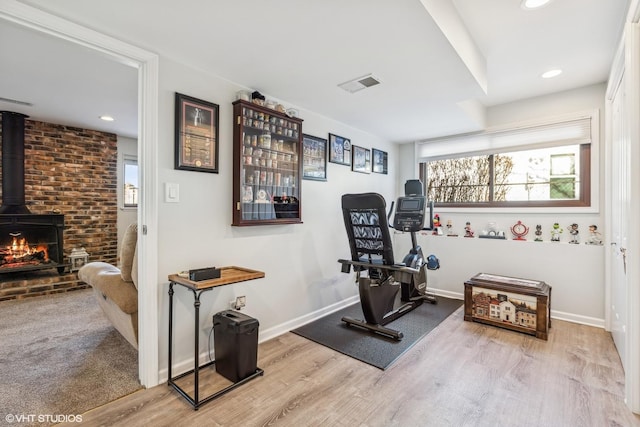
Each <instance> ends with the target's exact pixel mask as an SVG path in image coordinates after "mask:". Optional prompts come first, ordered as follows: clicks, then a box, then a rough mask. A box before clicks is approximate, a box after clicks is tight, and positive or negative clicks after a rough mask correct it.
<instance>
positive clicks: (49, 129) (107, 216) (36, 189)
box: [0, 119, 118, 301]
mask: <svg viewBox="0 0 640 427" xmlns="http://www.w3.org/2000/svg"><path fill="white" fill-rule="evenodd" d="M0 132H1V129H0ZM117 154H118V146H117V136H116V135H114V134H110V133H105V132H99V131H94V130H87V129H80V128H74V127H69V126H62V125H56V124H51V123H44V122H39V121H33V120H29V119H27V120H26V122H25V200H26V203H27V206H28V208H29V210H31V212H32V213H34V214H44V213H52V212H55V213H62V214H64V216H65V217H64V218H65V230H64V254H65V262H66V263H68V262H69V259H68V256H69V254H70V253H71V250H72V249H73V248H76V247H84V248H85V249H86V251H87V252H88V253H89V261H104V262H108V263H112V264H115V263H116V260H117V243H118V242H117V232H118V230H117V216H118V204H117ZM0 156H1V153H0ZM0 179H1V178H0ZM0 192H1V189H0ZM3 276H4V277H3ZM3 276H0V301H3V300H7V299H16V298H24V297H29V296H38V295H44V294H51V293H58V292H66V291H69V290H74V289H81V288H86V287H87V285H86V284H84V283H82V282H79V281H78V280H77V275H76V274H75V272H74V273H71V274H63V275H61V276H58V274H57V271H56V270H53V269H52V270H50V271H49V274H44V275H43V273H38V274H34V273H31V274H27V273H8V274H5V275H3Z"/></svg>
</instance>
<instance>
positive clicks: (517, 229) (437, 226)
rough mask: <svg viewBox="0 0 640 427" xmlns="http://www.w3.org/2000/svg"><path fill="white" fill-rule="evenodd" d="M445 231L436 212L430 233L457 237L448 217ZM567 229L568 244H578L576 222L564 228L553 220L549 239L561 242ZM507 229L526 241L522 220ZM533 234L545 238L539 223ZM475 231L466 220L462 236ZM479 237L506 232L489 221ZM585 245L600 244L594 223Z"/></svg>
mask: <svg viewBox="0 0 640 427" xmlns="http://www.w3.org/2000/svg"><path fill="white" fill-rule="evenodd" d="M446 229H447V230H446V232H445V231H444V230H443V226H442V220H441V219H440V215H438V214H436V215H435V216H434V219H433V232H432V233H431V234H433V235H436V236H449V237H458V233H457V232H456V231H455V228H454V225H453V221H452V220H450V219H448V220H447V225H446ZM565 229H566V230H567V237H568V239H569V240H568V241H566V242H567V243H569V244H572V245H578V244H580V242H581V236H580V230H579V226H578V224H577V223H572V224H570V225H569V226H567V227H566V228H563V227H562V226H560V224H559V223H557V222H555V223H553V225H552V226H551V230H549V239H548V241H550V242H561V241H563V240H562V235H563V233H564V231H565ZM509 230H510V231H511V234H512V236H513V237H512V240H519V241H526V240H527V239H526V236H527V235H528V234H529V231H530V230H529V227H528V226H527V225H525V224H524V223H523V222H522V221H519V220H518V221H517V222H516V223H515V224H514V225H512V226H511V227H509ZM533 235H534V236H535V237H534V239H533V241H534V242H543V241H545V239H544V238H543V235H544V232H543V230H542V225H541V224H536V226H535V231H533ZM475 236H476V232H475V231H473V229H472V227H471V222H469V221H467V222H466V223H465V226H464V234H463V237H469V238H472V237H475ZM478 237H479V238H484V239H500V240H506V239H507V233H506V232H505V231H504V230H501V229H500V228H499V227H498V226H497V224H496V223H495V222H493V221H491V222H489V223H488V224H487V226H486V227H485V228H484V229H482V230H481V231H480V232H479V233H478ZM583 240H584V244H585V245H602V241H603V239H602V233H600V232H599V231H598V226H597V225H595V224H592V225H589V232H588V235H587V236H586V237H585V238H584V239H583Z"/></svg>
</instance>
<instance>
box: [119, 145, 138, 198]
mask: <svg viewBox="0 0 640 427" xmlns="http://www.w3.org/2000/svg"><path fill="white" fill-rule="evenodd" d="M122 169H123V180H122V182H123V186H124V187H123V189H122V200H123V206H124V207H125V208H137V207H138V159H137V158H136V157H134V156H125V157H124V159H123V162H122Z"/></svg>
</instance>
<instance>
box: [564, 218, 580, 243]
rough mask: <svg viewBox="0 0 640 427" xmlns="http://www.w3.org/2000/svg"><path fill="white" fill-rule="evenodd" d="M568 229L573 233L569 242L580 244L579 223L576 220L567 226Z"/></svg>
mask: <svg viewBox="0 0 640 427" xmlns="http://www.w3.org/2000/svg"><path fill="white" fill-rule="evenodd" d="M567 230H569V234H571V240H569V243H571V244H573V245H577V244H579V243H580V236H579V235H578V224H576V223H575V222H574V223H573V224H571V225H570V226H568V227H567Z"/></svg>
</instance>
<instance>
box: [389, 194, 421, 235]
mask: <svg viewBox="0 0 640 427" xmlns="http://www.w3.org/2000/svg"><path fill="white" fill-rule="evenodd" d="M424 208H425V197H424V196H405V197H398V202H397V203H396V213H395V215H394V217H393V228H395V229H396V230H401V231H408V232H411V231H413V232H417V231H420V230H422V228H423V227H424Z"/></svg>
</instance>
